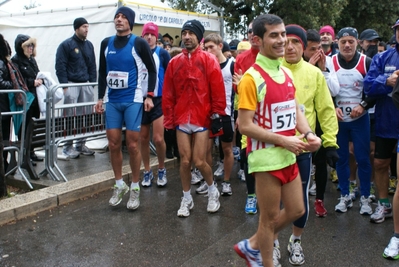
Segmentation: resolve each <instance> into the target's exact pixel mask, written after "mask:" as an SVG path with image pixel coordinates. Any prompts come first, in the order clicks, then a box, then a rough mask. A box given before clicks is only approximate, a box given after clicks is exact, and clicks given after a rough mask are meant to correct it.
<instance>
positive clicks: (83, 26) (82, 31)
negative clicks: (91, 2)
mask: <svg viewBox="0 0 399 267" xmlns="http://www.w3.org/2000/svg"><path fill="white" fill-rule="evenodd" d="M73 29H74V30H75V34H76V36H77V37H78V38H79V39H81V40H86V38H87V34H88V33H89V23H88V22H87V20H86V19H85V18H76V19H75V20H74V21H73Z"/></svg>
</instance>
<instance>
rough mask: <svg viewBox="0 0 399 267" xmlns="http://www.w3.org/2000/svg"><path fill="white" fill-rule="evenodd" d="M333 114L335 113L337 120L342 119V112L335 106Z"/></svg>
mask: <svg viewBox="0 0 399 267" xmlns="http://www.w3.org/2000/svg"><path fill="white" fill-rule="evenodd" d="M335 114H337V118H338V121H343V120H344V113H343V112H342V110H341V109H340V108H335Z"/></svg>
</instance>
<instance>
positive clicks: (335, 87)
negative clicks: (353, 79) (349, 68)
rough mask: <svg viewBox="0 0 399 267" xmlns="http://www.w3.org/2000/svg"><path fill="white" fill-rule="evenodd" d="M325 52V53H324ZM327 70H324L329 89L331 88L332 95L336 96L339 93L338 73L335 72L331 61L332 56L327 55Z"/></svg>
mask: <svg viewBox="0 0 399 267" xmlns="http://www.w3.org/2000/svg"><path fill="white" fill-rule="evenodd" d="M323 54H324V53H323ZM326 70H328V71H322V72H323V75H324V78H325V79H326V82H327V86H328V89H329V90H330V94H331V96H333V97H334V96H336V95H337V94H338V93H339V89H340V88H339V81H338V77H337V73H336V72H335V69H334V66H333V64H332V61H331V57H326Z"/></svg>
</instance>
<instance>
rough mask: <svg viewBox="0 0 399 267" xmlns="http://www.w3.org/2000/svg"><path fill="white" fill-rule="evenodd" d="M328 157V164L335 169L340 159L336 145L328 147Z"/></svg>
mask: <svg viewBox="0 0 399 267" xmlns="http://www.w3.org/2000/svg"><path fill="white" fill-rule="evenodd" d="M326 159H327V164H328V166H330V167H331V168H334V169H335V164H336V163H337V161H338V160H339V156H338V153H337V149H336V148H335V147H326Z"/></svg>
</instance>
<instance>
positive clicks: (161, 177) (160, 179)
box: [157, 168, 168, 187]
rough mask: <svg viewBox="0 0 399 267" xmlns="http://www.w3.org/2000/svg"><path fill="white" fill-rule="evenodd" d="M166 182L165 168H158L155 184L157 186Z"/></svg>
mask: <svg viewBox="0 0 399 267" xmlns="http://www.w3.org/2000/svg"><path fill="white" fill-rule="evenodd" d="M167 183H168V179H167V178H166V169H165V168H163V169H159V170H158V180H157V185H158V186H159V187H163V186H165V185H166V184H167Z"/></svg>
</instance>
